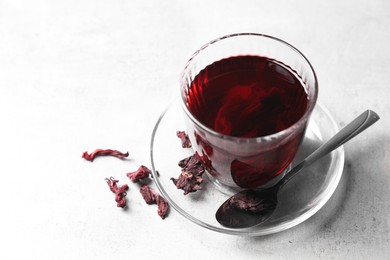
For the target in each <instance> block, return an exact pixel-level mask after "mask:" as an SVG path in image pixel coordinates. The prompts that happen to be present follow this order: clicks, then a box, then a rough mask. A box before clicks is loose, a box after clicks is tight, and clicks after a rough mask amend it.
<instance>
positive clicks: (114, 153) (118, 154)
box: [82, 149, 129, 162]
mask: <svg viewBox="0 0 390 260" xmlns="http://www.w3.org/2000/svg"><path fill="white" fill-rule="evenodd" d="M98 156H114V157H117V158H119V159H124V158H125V157H128V156H129V152H126V153H122V152H120V151H117V150H111V149H96V150H95V151H93V152H92V153H90V154H89V153H88V152H84V153H83V155H82V158H84V159H85V160H87V161H90V162H92V161H93V160H94V159H95V158H96V157H98Z"/></svg>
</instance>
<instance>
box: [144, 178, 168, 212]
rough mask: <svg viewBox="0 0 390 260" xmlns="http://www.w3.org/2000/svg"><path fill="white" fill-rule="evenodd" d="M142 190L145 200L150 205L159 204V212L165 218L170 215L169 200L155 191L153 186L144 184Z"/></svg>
mask: <svg viewBox="0 0 390 260" xmlns="http://www.w3.org/2000/svg"><path fill="white" fill-rule="evenodd" d="M140 192H141V194H142V197H143V198H144V200H145V202H146V203H147V204H149V205H151V204H157V206H158V209H157V214H158V215H159V216H160V217H161V218H162V219H165V217H166V216H167V215H168V211H169V204H168V202H167V201H166V200H165V199H164V198H163V197H162V196H161V195H160V194H158V193H157V192H155V191H154V190H153V189H152V188H151V187H149V186H148V185H146V184H144V185H142V186H141V188H140Z"/></svg>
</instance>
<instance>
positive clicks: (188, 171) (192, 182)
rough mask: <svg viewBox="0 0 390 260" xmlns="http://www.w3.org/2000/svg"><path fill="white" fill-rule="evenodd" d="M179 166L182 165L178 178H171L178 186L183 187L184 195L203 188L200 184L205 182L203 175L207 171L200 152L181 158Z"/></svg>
mask: <svg viewBox="0 0 390 260" xmlns="http://www.w3.org/2000/svg"><path fill="white" fill-rule="evenodd" d="M179 166H180V167H182V170H181V173H180V175H179V177H178V178H177V179H175V178H171V180H172V181H173V183H174V184H175V185H176V188H178V189H182V190H183V191H184V195H187V194H188V193H190V192H195V191H197V190H201V189H202V187H201V186H200V184H201V183H202V182H203V178H202V175H203V173H204V171H205V167H204V166H203V164H202V161H201V160H200V157H199V155H198V153H195V154H194V155H192V156H190V157H188V158H185V159H183V160H181V161H180V162H179Z"/></svg>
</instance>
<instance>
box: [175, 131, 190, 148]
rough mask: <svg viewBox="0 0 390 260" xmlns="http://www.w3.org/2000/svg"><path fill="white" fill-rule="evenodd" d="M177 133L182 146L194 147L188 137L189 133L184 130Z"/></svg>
mask: <svg viewBox="0 0 390 260" xmlns="http://www.w3.org/2000/svg"><path fill="white" fill-rule="evenodd" d="M176 135H177V137H179V138H180V140H181V147H183V148H191V147H192V144H191V141H190V139H189V138H188V135H187V134H186V133H185V132H184V131H177V132H176Z"/></svg>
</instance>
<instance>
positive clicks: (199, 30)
mask: <svg viewBox="0 0 390 260" xmlns="http://www.w3.org/2000/svg"><path fill="white" fill-rule="evenodd" d="M389 28H390V2H389V1H386V0H367V1H364V0H358V1H356V0H354V1H352V0H348V1H336V0H332V1H309V0H307V1H304V0H295V1H278V0H277V1H253V0H248V1H226V0H224V1H222V0H221V1H210V0H207V1H206V0H196V1H195V0H191V1H179V0H177V1H157V0H148V1H142V0H140V1H135V0H115V1H112V0H110V1H109V0H107V1H103V0H67V1H52V0H36V1H16V0H15V1H14V0H12V1H11V0H0V122H1V125H0V174H1V179H0V207H1V209H0V212H1V213H0V259H143V258H151V257H155V258H158V259H179V258H181V259H199V258H202V259H205V258H207V259H208V258H214V259H286V258H288V259H369V258H375V259H389V258H390V217H389V216H390V199H389V198H390V188H389V186H390V177H389V172H390V163H389V149H390V147H389V141H390V136H389V130H388V129H389V127H390V121H389V120H388V112H389V111H390V103H389V102H388V100H389V97H390V90H389V87H390V73H389V69H390V51H389V47H388V44H389V41H390V31H389ZM236 32H258V33H265V34H270V35H273V36H276V37H279V38H281V39H284V40H286V41H288V42H290V43H291V44H293V45H294V46H295V47H297V48H298V49H300V50H301V51H302V52H303V53H304V54H305V55H306V56H307V57H308V59H309V60H310V61H311V62H312V64H313V66H314V68H315V70H316V72H317V75H318V78H319V83H320V95H319V101H320V102H321V103H322V104H324V105H326V106H327V107H328V108H329V110H330V111H331V113H332V114H333V116H334V118H335V120H336V121H337V122H338V124H339V126H340V127H341V126H343V125H345V123H346V122H348V121H350V120H351V119H352V118H353V117H354V116H357V115H358V114H360V113H361V112H363V111H364V110H365V109H367V108H370V109H373V110H375V111H376V112H377V113H378V114H379V115H380V116H381V117H382V118H381V120H380V121H379V122H378V123H377V124H376V125H374V126H373V127H372V128H371V129H369V130H368V131H367V132H365V133H364V134H362V135H361V136H359V137H357V138H356V139H354V140H352V141H351V142H350V143H348V144H347V145H345V151H346V164H345V168H344V174H343V177H342V180H341V182H340V185H339V186H338V188H337V190H336V192H335V193H334V195H333V196H332V198H331V199H330V200H329V202H328V203H327V204H326V205H325V206H324V207H323V208H322V209H321V210H320V211H319V212H318V213H317V214H315V215H314V216H313V217H311V218H310V219H309V220H307V221H306V222H304V223H302V224H300V225H298V226H296V227H294V228H292V229H290V230H287V231H285V232H282V233H278V234H275V235H270V236H266V237H258V238H245V237H236V236H230V235H224V234H219V233H215V232H212V231H209V230H206V229H204V228H201V227H198V226H196V225H195V224H193V223H192V222H189V221H188V220H187V219H185V218H184V217H182V216H181V215H180V214H179V213H177V212H175V211H174V210H172V211H171V213H170V215H169V216H168V218H166V219H165V220H161V219H160V218H159V217H158V216H157V215H156V214H155V213H156V212H155V211H156V208H155V207H152V206H148V205H146V204H145V203H144V202H143V201H142V199H141V198H140V196H139V193H138V188H137V187H136V186H134V185H131V184H129V185H130V191H129V192H128V196H127V198H128V203H129V208H128V210H126V211H123V210H121V209H120V208H117V207H116V205H115V202H114V195H113V194H111V193H110V191H109V190H108V187H107V184H106V183H105V181H104V178H106V177H109V176H114V177H116V178H118V179H120V181H121V183H125V182H126V181H127V180H126V177H125V173H126V172H129V171H134V170H136V168H138V166H139V165H140V164H145V165H149V164H150V159H149V143H150V136H151V132H152V128H153V126H154V124H155V122H156V120H157V118H158V116H159V115H160V113H161V112H162V110H163V109H164V108H165V106H166V105H167V103H168V101H169V100H171V99H172V97H173V96H175V95H176V91H177V88H178V78H179V75H180V72H181V70H182V68H183V66H184V64H185V62H186V60H187V59H188V58H189V57H190V55H191V54H192V53H193V52H194V51H195V50H196V49H198V48H199V47H200V46H201V45H203V44H205V43H206V42H208V41H210V40H212V39H214V38H216V37H220V36H223V35H225V34H230V33H236ZM98 147H101V148H112V149H119V150H123V151H129V152H130V158H131V159H130V160H125V161H121V160H118V159H116V158H100V159H97V160H96V161H94V162H93V163H90V162H87V161H85V160H83V159H81V154H82V152H84V151H86V150H88V151H92V150H93V149H95V148H98Z"/></svg>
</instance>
